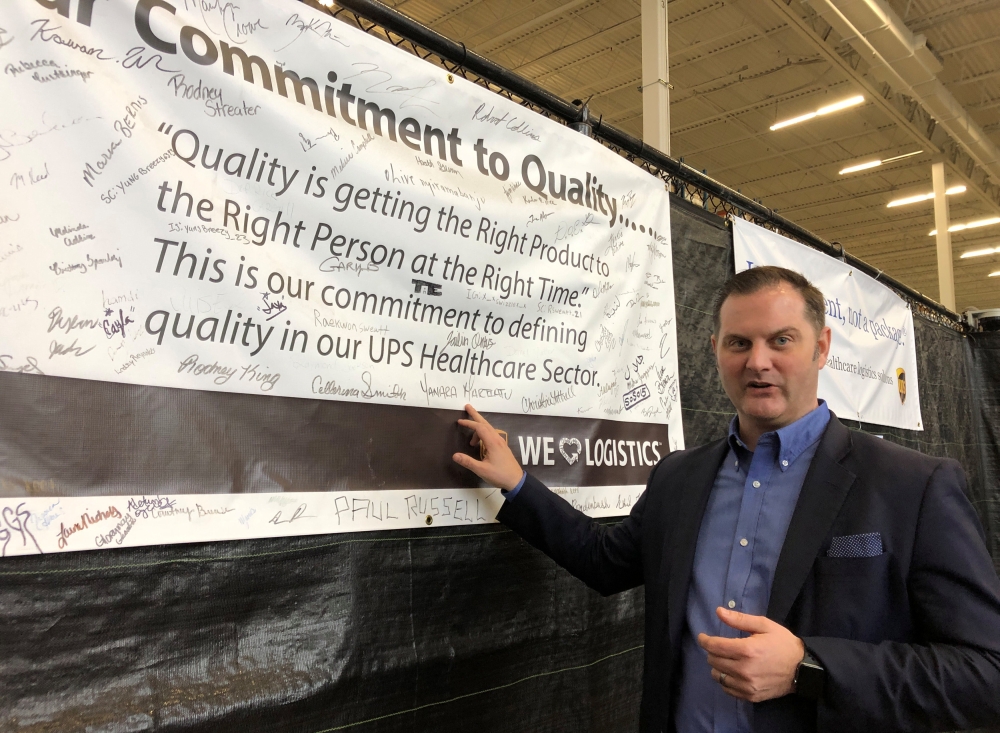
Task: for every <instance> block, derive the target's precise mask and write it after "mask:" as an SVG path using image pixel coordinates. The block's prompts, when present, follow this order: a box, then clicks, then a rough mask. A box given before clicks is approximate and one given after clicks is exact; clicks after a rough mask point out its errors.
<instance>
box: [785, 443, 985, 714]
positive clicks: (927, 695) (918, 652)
mask: <svg viewBox="0 0 1000 733" xmlns="http://www.w3.org/2000/svg"><path fill="white" fill-rule="evenodd" d="M964 488H965V475H964V473H963V471H962V469H961V467H960V466H959V464H958V463H957V462H955V461H952V460H946V461H944V462H942V463H941V464H939V465H938V466H937V468H936V469H935V470H934V472H933V473H932V475H931V477H930V479H929V481H928V485H927V487H926V489H925V491H924V495H923V499H922V504H921V507H920V512H919V518H918V521H917V530H916V535H915V539H914V548H913V556H912V559H911V565H910V573H909V577H908V582H907V590H908V592H909V594H910V613H911V616H912V620H913V623H914V627H915V632H916V636H917V638H918V640H919V641H918V642H917V643H913V644H908V643H899V642H882V643H880V644H868V643H862V642H858V641H850V640H845V639H834V638H829V637H809V638H804V639H803V642H804V643H805V645H806V646H807V647H808V648H809V649H810V650H811V651H812V652H813V653H814V654H815V656H816V657H817V658H818V659H819V660H820V662H821V663H822V664H823V666H824V667H825V668H826V669H827V673H828V682H827V688H826V692H825V694H824V699H823V700H822V701H821V702H820V704H819V706H818V709H817V715H818V718H817V723H818V729H819V730H820V731H844V730H866V731H867V730H879V731H890V730H906V731H941V730H956V729H962V730H965V729H969V728H978V727H984V726H989V725H996V724H997V723H998V722H1000V580H998V579H997V574H996V571H995V570H994V567H993V562H992V560H991V559H990V555H989V553H988V551H987V549H986V543H985V537H984V535H983V530H982V526H981V525H980V523H979V519H978V517H977V516H976V514H975V512H974V511H973V509H972V505H971V504H970V503H969V501H968V499H967V498H966V496H965V492H964Z"/></svg>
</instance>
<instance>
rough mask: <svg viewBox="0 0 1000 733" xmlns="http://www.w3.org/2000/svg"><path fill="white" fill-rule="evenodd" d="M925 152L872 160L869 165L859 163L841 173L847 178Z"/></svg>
mask: <svg viewBox="0 0 1000 733" xmlns="http://www.w3.org/2000/svg"><path fill="white" fill-rule="evenodd" d="M922 152H924V151H923V150H916V151H914V152H912V153H904V154H903V155H897V156H896V157H894V158H886V159H885V160H870V161H868V162H867V163H858V164H857V165H850V166H847V167H846V168H844V169H843V170H842V171H840V175H842V176H846V175H847V174H848V173H857V172H858V171H866V170H868V169H869V168H878V167H879V166H880V165H885V164H886V163H895V162H896V161H897V160H903V158H912V157H913V156H914V155H920V154H921V153H922Z"/></svg>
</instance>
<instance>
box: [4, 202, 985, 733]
mask: <svg viewBox="0 0 1000 733" xmlns="http://www.w3.org/2000/svg"><path fill="white" fill-rule="evenodd" d="M671 216H672V234H673V248H674V265H673V266H674V283H675V288H676V293H677V303H676V305H677V319H678V340H679V343H678V348H679V354H678V356H679V359H678V360H679V363H680V367H681V380H680V381H681V389H682V392H681V399H682V404H683V409H684V421H685V425H684V429H685V439H686V441H687V444H688V445H689V446H693V445H697V444H699V443H702V442H705V441H707V440H710V439H713V438H715V437H717V436H719V435H720V434H721V433H722V431H723V430H724V428H725V425H726V423H727V421H728V420H729V418H730V417H731V415H732V410H731V406H730V404H729V402H728V400H727V399H726V397H725V396H724V395H723V394H722V392H721V389H720V387H719V382H718V378H717V376H716V373H715V369H714V366H713V362H712V358H711V354H710V351H709V347H708V341H707V339H708V334H709V331H710V328H711V315H710V311H711V304H712V299H713V297H714V293H715V291H716V289H717V288H718V287H719V285H721V283H722V282H723V281H724V280H725V278H726V277H727V276H728V275H729V274H730V273H731V272H732V267H733V265H732V247H731V237H730V235H729V232H728V231H727V229H726V228H725V226H724V222H723V220H722V219H721V218H719V217H718V216H715V215H714V214H708V213H706V212H704V211H702V210H700V209H698V208H696V207H693V206H691V205H689V204H686V203H684V202H682V201H674V205H673V209H672V212H671ZM916 322H917V323H916V328H917V333H916V338H917V351H918V354H919V357H920V400H921V406H922V408H923V415H924V422H925V425H926V430H924V431H923V432H922V433H915V432H911V431H899V430H890V429H886V428H880V427H876V426H870V425H861V426H857V425H854V426H853V427H855V428H860V429H863V430H868V431H870V432H876V433H878V434H881V435H884V436H885V438H886V439H887V440H893V441H897V442H900V443H903V444H905V445H909V446H911V447H914V448H917V449H918V450H921V451H924V452H927V453H931V454H934V455H947V456H951V457H954V458H957V459H958V460H960V461H961V462H962V464H963V465H964V466H965V469H966V472H967V473H968V475H969V478H970V494H971V497H972V500H973V501H974V502H975V505H976V507H977V509H979V511H980V516H981V517H982V518H983V521H984V524H985V526H986V527H987V529H988V531H989V536H990V541H991V543H992V544H991V549H992V551H993V553H994V557H995V558H997V557H998V554H997V553H998V549H1000V542H998V539H1000V538H998V536H997V533H998V528H1000V521H998V513H1000V503H998V502H1000V486H998V477H1000V454H998V448H997V445H998V440H997V439H998V436H1000V398H998V394H1000V334H976V335H973V336H969V337H965V336H963V335H961V334H959V333H956V332H954V331H951V330H949V329H946V328H944V327H941V326H937V325H934V324H931V323H929V322H926V321H924V320H922V319H920V318H917V319H916ZM13 376H15V375H7V374H0V378H2V379H0V389H5V388H9V387H10V385H11V384H12V382H11V381H10V379H9V378H11V377H13ZM300 402H301V404H302V410H303V411H308V410H309V409H310V401H308V400H301V401H300ZM137 409H140V408H138V407H137ZM148 418H149V420H150V421H151V423H152V424H153V425H154V426H155V420H156V416H155V414H151V415H149V416H148ZM0 419H11V416H2V417H0ZM71 437H73V438H74V440H75V441H77V442H78V441H79V440H82V439H84V438H81V437H80V436H71ZM92 439H99V438H92ZM150 439H155V428H154V431H153V433H152V434H151V438H150ZM72 444H73V441H68V442H67V443H66V445H72ZM642 600H643V597H642V591H641V590H636V591H632V592H628V593H624V594H621V595H618V596H615V597H612V598H608V599H604V598H601V597H599V596H598V595H597V594H595V593H593V592H591V591H589V590H588V589H587V588H586V587H584V586H583V585H582V584H581V583H579V582H578V581H577V580H575V579H574V578H572V577H571V576H569V575H568V574H567V573H565V572H564V571H562V570H561V569H559V568H558V567H556V566H555V565H554V564H553V563H552V562H551V561H549V560H548V559H547V558H545V557H544V556H542V555H540V554H539V553H537V552H535V551H534V550H532V549H530V548H529V547H528V546H527V545H525V544H524V543H523V542H521V540H520V539H518V538H517V537H515V536H514V535H512V534H511V533H510V532H508V531H507V530H506V529H504V528H503V527H501V526H487V527H476V528H467V529H465V528H455V529H451V528H448V529H426V530H412V531H406V532H394V533H364V534H356V535H343V534H341V535H329V536H325V537H305V538H289V539H274V540H251V541H243V542H228V543H214V544H203V545H173V546H167V547H146V548H139V549H126V550H110V551H101V552H78V553H70V554H63V555H52V556H45V557H37V556H36V557H25V558H14V559H8V560H5V561H3V562H2V563H0V730H3V731H8V730H9V731H31V732H32V733H34V732H41V731H88V732H89V733H105V732H107V733H112V732H116V733H117V732H119V731H171V732H177V733H180V732H182V731H183V732H185V733H194V732H195V731H198V732H204V733H208V732H209V731H211V732H212V733H223V732H229V731H232V732H234V733H247V732H248V731H296V732H299V731H301V732H302V733H319V732H320V731H338V730H345V731H359V732H365V733H369V732H371V733H374V732H375V731H437V732H442V733H444V732H447V731H456V733H457V732H458V731H463V732H466V731H470V730H475V731H479V732H480V733H489V732H493V731H496V732H499V731H511V732H513V731H518V732H520V731H539V732H542V731H546V732H556V731H567V732H568V731H573V732H574V733H578V732H585V731H594V732H595V733H596V732H597V731H602V732H603V731H612V730H614V731H618V730H630V729H634V728H635V726H636V724H637V719H638V707H639V689H640V678H641V673H642V643H643V639H642V614H643V608H642Z"/></svg>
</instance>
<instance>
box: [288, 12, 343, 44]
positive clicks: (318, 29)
mask: <svg viewBox="0 0 1000 733" xmlns="http://www.w3.org/2000/svg"><path fill="white" fill-rule="evenodd" d="M285 26H291V27H292V28H294V29H295V30H297V31H298V35H296V36H295V38H293V39H292V40H290V41H289V42H288V43H286V44H285V45H284V46H282V47H281V48H276V49H274V50H275V51H284V50H285V49H286V48H288V47H289V46H291V45H292V44H293V43H295V42H296V41H297V40H299V39H300V38H302V36H304V35H305V34H306V33H312V34H314V35H316V36H318V37H319V38H322V39H323V40H326V41H333V42H334V43H339V44H340V45H341V46H343V47H344V48H348V44H347V43H345V42H344V40H343V39H342V38H341V37H340V36H338V35H337V34H336V33H334V32H333V30H334V26H333V23H331V22H330V21H328V20H322V19H320V18H310V19H308V20H307V19H306V18H302V17H299V14H298V13H292V14H291V15H290V16H289V18H288V20H286V21H285Z"/></svg>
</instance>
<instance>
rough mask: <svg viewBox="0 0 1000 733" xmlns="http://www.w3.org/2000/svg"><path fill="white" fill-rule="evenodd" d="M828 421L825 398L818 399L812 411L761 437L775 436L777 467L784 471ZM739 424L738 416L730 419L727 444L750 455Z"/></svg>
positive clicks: (815, 437) (816, 438)
mask: <svg viewBox="0 0 1000 733" xmlns="http://www.w3.org/2000/svg"><path fill="white" fill-rule="evenodd" d="M829 422H830V408H829V407H828V406H827V404H826V400H819V404H818V405H817V406H816V409H815V410H813V411H812V412H809V413H807V414H806V415H803V416H802V417H800V418H799V419H798V420H796V421H795V422H793V423H792V424H791V425H786V426H785V427H783V428H780V429H779V430H776V431H772V432H770V433H764V435H762V436H761V438H764V437H765V436H771V435H775V436H777V441H778V446H779V448H778V467H779V468H780V469H781V470H782V471H785V470H787V469H788V468H789V467H790V466H791V465H792V464H793V463H795V459H797V458H798V457H799V456H801V455H802V453H803V452H804V451H805V450H806V448H808V447H809V446H811V445H812V444H813V443H815V442H816V441H817V440H819V439H820V438H821V437H823V431H825V430H826V426H827V424H828V423H829ZM739 425H740V422H739V417H738V416H737V417H733V419H732V420H730V422H729V445H730V447H731V448H732V449H733V450H734V451H735V452H737V454H739V453H740V452H742V451H746V452H747V453H750V454H751V455H752V451H750V449H749V448H747V446H746V445H745V444H744V443H743V441H742V440H741V439H740V433H739Z"/></svg>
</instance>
